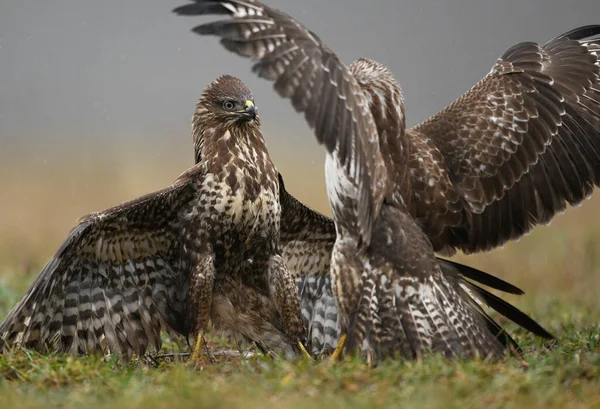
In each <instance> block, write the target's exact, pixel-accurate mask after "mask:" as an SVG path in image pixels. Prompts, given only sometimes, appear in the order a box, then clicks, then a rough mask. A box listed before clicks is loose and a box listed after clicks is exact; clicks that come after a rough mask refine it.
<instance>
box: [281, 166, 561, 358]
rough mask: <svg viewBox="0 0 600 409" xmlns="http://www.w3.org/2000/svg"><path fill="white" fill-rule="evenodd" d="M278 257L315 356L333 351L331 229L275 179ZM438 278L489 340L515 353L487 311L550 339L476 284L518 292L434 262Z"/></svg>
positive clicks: (465, 270)
mask: <svg viewBox="0 0 600 409" xmlns="http://www.w3.org/2000/svg"><path fill="white" fill-rule="evenodd" d="M279 191H280V203H281V211H282V213H281V228H280V231H281V247H282V256H283V258H284V260H285V262H286V264H287V265H288V268H289V269H290V271H291V273H292V275H293V276H294V277H295V280H296V285H297V286H298V294H299V296H300V301H301V308H302V315H303V319H304V325H305V328H306V330H307V339H308V341H309V344H310V346H311V353H313V354H314V355H321V354H326V353H327V352H331V351H333V349H334V348H335V346H336V345H337V341H338V338H339V336H340V324H339V321H338V313H337V306H336V302H335V298H334V295H333V292H332V288H331V280H330V275H329V268H330V261H331V251H332V248H333V244H334V242H335V235H336V232H335V224H334V222H333V220H332V219H330V218H329V217H327V216H325V215H322V214H320V213H318V212H316V211H314V210H312V209H310V208H309V207H307V206H306V205H304V204H303V203H302V202H300V201H299V200H297V199H296V198H294V197H293V196H292V195H291V194H290V193H289V192H287V191H286V190H285V186H284V184H283V179H282V178H281V175H279ZM437 262H438V264H439V266H440V268H441V272H442V274H443V275H444V277H445V279H446V280H448V282H449V283H450V285H451V286H452V287H453V288H454V290H455V291H456V292H457V293H458V294H459V295H460V297H461V298H462V300H464V301H465V302H466V303H468V304H469V305H470V306H471V308H473V309H475V310H476V311H477V314H478V316H480V317H481V318H482V320H483V321H484V322H485V324H486V325H487V326H488V328H489V329H490V331H492V334H494V335H496V337H497V339H498V340H499V341H500V342H503V343H505V345H508V344H510V345H512V346H514V347H516V344H515V343H514V341H513V340H512V339H511V338H510V336H509V335H508V334H507V333H506V332H505V331H504V330H503V329H502V328H501V327H500V325H499V324H498V323H496V322H495V321H494V320H493V319H492V318H491V317H489V315H487V313H486V312H485V311H484V310H483V309H482V307H485V308H492V309H493V310H495V311H496V312H498V313H500V314H502V315H503V316H504V317H506V318H508V319H509V320H511V321H513V322H515V323H516V324H518V325H519V326H521V327H523V328H525V329H526V330H528V331H530V332H532V333H534V334H535V335H538V336H540V337H543V338H552V335H551V334H550V333H548V332H547V331H546V330H545V329H544V328H542V327H541V326H540V325H539V324H538V323H537V322H535V321H534V320H533V319H532V318H530V317H529V316H527V315H526V314H524V313H523V312H522V311H520V310H519V309H517V308H516V307H514V306H513V305H511V304H509V303H507V302H506V301H504V300H502V299H500V298H499V297H497V296H495V295H493V294H492V293H490V292H489V291H487V290H485V289H484V288H482V287H480V286H478V285H477V284H476V283H479V284H483V285H485V286H488V287H490V288H493V289H495V290H499V291H502V292H505V293H510V294H518V295H521V294H523V291H522V290H520V289H519V288H517V287H515V286H513V285H512V284H510V283H507V282H506V281H503V280H501V279H499V278H497V277H495V276H493V275H490V274H487V273H485V272H483V271H480V270H477V269H475V268H472V267H469V266H466V265H463V264H459V263H456V262H453V261H450V260H445V259H442V258H437Z"/></svg>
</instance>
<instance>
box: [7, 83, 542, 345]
mask: <svg viewBox="0 0 600 409" xmlns="http://www.w3.org/2000/svg"><path fill="white" fill-rule="evenodd" d="M192 124H193V125H192V134H193V141H194V156H195V160H196V165H195V166H194V167H193V168H191V169H190V170H188V171H187V172H185V173H184V174H183V175H181V176H180V177H179V178H178V180H177V181H176V182H175V183H174V184H173V185H172V186H171V187H169V188H167V189H163V190H161V191H158V192H155V193H151V194H149V195H146V196H143V197H141V198H138V199H135V200H133V201H130V202H126V203H124V204H121V205H119V206H116V207H113V208H111V209H107V210H105V211H102V212H98V213H93V214H91V215H88V216H84V217H83V218H82V219H81V222H80V223H79V224H78V225H77V226H76V227H75V229H73V230H72V231H71V233H70V234H69V236H68V237H67V239H66V240H65V242H64V243H63V244H62V246H61V247H60V248H59V250H58V251H57V252H56V254H55V255H54V257H53V258H52V259H51V260H50V261H49V262H48V263H47V265H46V266H45V267H44V268H43V269H42V271H41V273H40V274H39V276H38V278H37V279H36V280H35V281H34V283H33V284H32V285H31V287H30V289H29V290H28V291H27V293H26V294H25V295H24V297H23V298H22V299H21V301H19V303H18V304H17V305H16V306H15V307H14V308H13V310H12V311H11V312H10V313H9V315H8V316H7V317H6V319H5V321H4V322H3V323H2V324H1V325H0V349H2V344H4V347H5V348H13V347H16V346H26V347H29V348H34V349H38V350H42V351H48V350H50V351H59V352H67V353H72V354H91V353H96V352H99V353H107V352H112V353H120V354H122V355H124V356H125V357H130V356H131V355H132V354H134V353H135V354H138V355H142V354H144V352H146V350H147V349H148V348H150V347H152V348H156V349H159V348H160V345H161V337H160V335H161V334H160V333H161V331H162V330H166V331H169V332H174V333H176V334H182V335H184V336H186V337H187V336H189V335H190V334H192V333H202V331H203V330H204V328H205V326H206V323H207V320H208V317H210V318H211V320H212V322H213V325H214V326H216V327H217V328H220V329H222V330H224V331H225V332H227V333H229V334H230V335H232V336H233V338H234V339H235V340H237V341H238V342H243V341H251V342H254V343H256V344H257V346H258V347H259V348H261V349H262V350H264V351H265V352H266V351H268V352H276V353H280V354H281V355H284V356H286V357H291V356H296V355H297V354H299V353H301V346H299V345H297V341H296V338H299V339H307V340H308V341H309V343H310V345H311V352H312V353H313V355H315V356H318V355H323V354H324V353H326V352H327V351H331V350H332V349H333V347H334V346H335V342H336V341H337V339H338V337H339V335H340V334H339V324H338V314H337V311H336V309H335V300H334V298H333V295H332V292H331V285H330V280H329V276H328V272H329V265H330V259H331V250H332V248H333V244H334V242H335V238H336V232H335V225H334V223H333V220H331V219H330V218H328V217H326V216H324V215H321V214H319V213H317V212H315V211H313V210H312V209H310V208H308V207H307V206H305V205H303V204H302V203H300V202H299V201H298V200H296V199H295V198H294V197H293V196H291V195H290V194H289V193H288V192H287V191H286V190H285V186H284V184H283V179H282V177H281V175H279V174H278V173H276V170H275V167H274V166H273V164H272V162H271V160H270V159H269V155H268V151H267V149H266V147H265V145H264V139H263V137H262V135H261V133H260V128H259V118H258V116H257V110H256V107H255V105H254V99H253V98H252V93H251V92H250V90H248V88H247V87H246V86H245V85H244V84H243V83H242V82H241V81H240V80H239V79H237V78H233V77H230V76H223V77H221V78H219V79H218V80H217V81H215V82H214V83H213V84H211V85H210V86H209V87H208V88H207V89H206V90H205V91H204V93H203V96H202V97H201V98H200V101H199V102H198V104H197V107H196V111H195V113H194V115H193V118H192ZM274 195H278V196H274ZM274 198H276V200H275V201H274ZM277 220H279V224H280V226H281V227H280V230H279V234H280V240H279V242H277V239H276V237H277V234H278V233H277ZM277 243H278V244H277ZM278 246H279V247H278ZM278 248H279V250H278ZM209 249H212V254H209V253H210V252H209ZM269 254H271V256H269ZM280 257H281V259H280ZM281 260H283V261H284V262H285V266H287V267H289V272H288V271H286V268H285V266H281V265H280V261H281ZM438 261H439V263H440V266H441V267H442V270H443V271H444V273H445V274H446V275H447V276H448V277H449V279H451V280H454V281H453V283H454V285H456V286H457V288H459V287H460V288H464V290H463V292H462V293H461V294H462V296H463V297H465V299H466V300H469V302H472V303H475V299H472V298H471V296H470V295H469V293H467V292H465V291H469V292H470V293H471V294H476V295H478V296H479V298H481V302H482V303H484V304H487V305H489V306H491V307H492V308H495V309H496V310H498V311H499V312H500V313H502V314H504V315H505V316H506V317H508V318H509V319H512V320H513V321H515V322H516V323H518V324H519V325H521V326H523V327H525V328H526V329H529V330H530V331H533V332H534V333H538V334H541V335H542V336H547V337H550V335H549V334H548V333H547V332H545V331H544V330H543V329H542V328H541V327H540V326H539V325H538V324H537V323H535V322H534V321H533V320H531V319H530V318H529V317H527V316H526V315H524V314H523V313H521V312H520V311H518V310H516V309H515V308H514V307H512V306H511V305H509V304H507V303H505V302H504V301H502V300H500V299H499V298H497V297H495V296H493V295H492V294H490V293H488V292H487V291H485V290H484V289H482V288H479V287H477V286H476V285H475V284H473V283H471V282H469V281H468V280H466V279H465V278H469V279H472V280H475V281H479V282H481V283H484V284H487V285H489V286H491V287H494V288H496V289H499V290H502V291H506V292H509V293H514V294H521V293H522V292H521V291H520V290H519V289H518V288H516V287H514V286H512V285H510V284H508V283H505V282H503V281H501V280H498V279H496V278H494V277H492V276H489V275H487V274H485V273H483V272H480V271H477V270H474V269H471V268H469V267H467V266H462V265H459V264H456V263H451V262H449V261H446V260H442V259H440V260H438ZM271 263H272V264H271ZM207 270H210V271H208V273H206V272H205V273H203V272H204V271H207ZM200 274H202V275H200ZM290 274H291V275H290ZM292 277H293V279H294V280H295V282H296V285H294V283H293V282H291V278H292ZM211 281H212V285H211ZM296 288H297V291H298V294H299V296H300V297H299V298H300V302H301V310H302V320H303V325H302V327H300V326H299V325H298V320H299V318H298V316H297V309H298V305H297V303H298V297H297V296H296ZM278 297H279V298H278ZM283 297H287V299H286V298H283ZM474 305H475V304H474ZM482 314H485V313H484V312H483V311H482ZM484 316H485V315H484ZM485 317H486V318H487V323H488V325H489V326H490V328H491V329H492V330H493V331H494V334H497V335H498V337H499V339H501V340H510V337H509V336H508V335H507V334H506V333H505V332H504V331H503V330H502V329H501V328H500V327H499V326H498V325H497V324H496V323H495V322H494V321H493V320H492V319H491V318H489V317H487V316H485ZM510 342H511V343H512V344H513V345H514V346H516V344H514V341H512V340H510ZM199 345H200V342H197V343H196V346H197V347H198V346H199Z"/></svg>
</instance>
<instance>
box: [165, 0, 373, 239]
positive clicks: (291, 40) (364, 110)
mask: <svg viewBox="0 0 600 409" xmlns="http://www.w3.org/2000/svg"><path fill="white" fill-rule="evenodd" d="M174 11H175V13H177V14H181V15H203V14H227V15H229V16H230V17H231V19H228V20H223V21H217V22H212V23H207V24H203V25H200V26H198V27H196V28H194V29H193V31H194V32H196V33H198V34H208V35H218V36H220V37H222V39H221V44H222V45H223V46H224V47H225V48H226V49H228V50H229V51H232V52H234V53H236V54H238V55H240V56H244V57H250V58H252V59H253V60H256V61H257V62H256V64H255V65H254V67H253V71H254V72H255V73H257V74H258V75H259V76H260V77H262V78H265V79H267V80H269V81H273V82H274V83H275V84H274V88H275V91H276V92H277V93H278V94H279V95H280V96H281V97H283V98H288V99H290V100H291V102H292V105H293V107H294V108H295V109H296V111H298V112H303V113H304V117H305V119H306V121H307V123H308V125H309V126H310V127H311V128H312V129H313V130H314V133H315V135H316V138H317V140H318V141H319V143H321V144H324V145H325V147H326V148H327V150H328V152H329V153H332V154H334V155H337V157H338V159H339V161H340V163H341V164H342V165H343V166H345V168H346V171H347V173H348V175H349V176H350V178H352V179H353V180H354V181H355V182H356V184H358V185H360V188H359V189H358V191H359V196H360V197H358V198H357V199H358V213H359V214H358V215H357V222H358V226H359V228H360V231H361V235H362V236H363V238H364V239H365V241H366V242H368V238H369V236H370V229H371V224H372V219H373V217H374V215H375V214H377V212H378V210H379V209H377V208H376V207H377V206H378V203H380V201H381V198H382V194H383V192H380V190H381V189H377V188H376V183H380V182H381V179H382V178H383V177H384V175H383V174H382V170H379V165H380V163H379V162H380V161H378V160H377V158H378V155H379V150H378V149H379V147H378V143H377V130H376V128H375V125H374V123H373V118H372V116H371V113H370V110H369V107H368V104H367V101H366V98H365V96H364V95H363V93H362V91H361V89H360V87H359V85H358V84H357V82H356V80H355V79H354V77H353V76H352V75H351V74H350V72H349V71H348V69H347V68H346V67H345V66H344V65H343V64H342V62H341V61H340V60H339V58H338V57H337V55H335V53H333V51H331V50H330V49H329V48H327V47H326V46H325V45H324V44H323V43H322V42H321V41H320V39H319V38H318V37H317V36H316V35H315V34H314V33H312V32H310V31H309V30H308V29H306V28H305V27H304V26H302V25H301V24H299V23H298V22H296V21H295V20H294V19H292V18H291V17H290V16H288V15H287V14H285V13H283V12H281V11H279V10H276V9H273V8H270V7H268V6H265V5H264V4H262V3H260V2H259V1H255V0H227V1H215V0H194V2H193V3H192V4H188V5H185V6H182V7H179V8H177V9H175V10H174ZM376 173H377V174H376ZM380 173H381V174H380ZM373 195H377V197H375V198H373V197H372V196H373Z"/></svg>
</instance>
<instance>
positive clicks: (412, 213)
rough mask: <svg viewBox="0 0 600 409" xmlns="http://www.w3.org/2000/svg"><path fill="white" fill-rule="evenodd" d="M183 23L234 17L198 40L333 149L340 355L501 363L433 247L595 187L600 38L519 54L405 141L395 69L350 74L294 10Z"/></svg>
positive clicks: (481, 236) (532, 46)
mask: <svg viewBox="0 0 600 409" xmlns="http://www.w3.org/2000/svg"><path fill="white" fill-rule="evenodd" d="M175 12H176V13H179V14H183V15H202V14H226V15H229V16H230V17H231V19H227V20H223V21H217V22H211V23H205V24H202V25H200V26H198V27H196V28H194V29H193V31H194V32H196V33H198V34H203V35H217V36H220V37H222V40H221V43H222V45H223V46H224V47H225V48H226V49H228V50H230V51H232V52H234V53H237V54H239V55H241V56H245V57H250V58H252V59H254V60H256V61H257V62H256V64H255V65H254V68H253V70H254V72H256V73H257V74H258V75H259V76H261V77H263V78H266V79H268V80H271V81H273V82H274V83H275V84H274V88H275V90H276V92H277V93H278V94H279V95H280V96H282V97H284V98H289V99H290V100H291V102H292V105H293V106H294V108H295V109H296V110H297V111H298V112H303V113H304V116H305V119H306V121H307V123H308V124H309V126H310V127H311V128H313V130H314V132H315V136H316V138H317V140H318V141H319V142H320V143H322V144H324V145H325V147H326V150H327V156H326V165H325V167H326V181H327V190H328V197H329V200H330V204H331V207H332V211H333V215H334V220H335V225H336V230H337V237H336V240H335V244H334V247H333V250H332V259H331V267H330V272H331V277H332V287H333V288H332V291H333V293H334V294H335V299H336V307H337V311H338V313H339V314H340V316H341V320H340V321H341V331H342V334H343V335H342V337H341V340H340V347H342V346H343V345H344V344H345V348H346V350H354V349H357V348H360V349H362V350H363V351H365V353H366V354H367V356H368V357H374V356H377V355H387V354H397V353H400V354H402V355H404V356H409V357H411V356H420V355H421V354H422V353H423V352H424V351H434V352H441V353H443V354H445V355H446V356H472V355H480V356H500V355H501V354H502V353H503V350H502V348H501V346H500V343H499V342H498V340H497V339H496V338H495V337H493V336H491V332H490V331H488V330H487V328H486V323H485V320H483V319H482V318H481V315H480V314H479V312H478V311H477V309H476V308H473V306H472V305H470V304H469V303H468V302H465V300H463V299H462V298H461V297H460V295H459V293H458V292H457V291H456V289H455V288H453V286H452V284H451V282H450V280H449V279H448V278H447V277H445V276H444V274H443V272H442V270H441V268H440V266H439V264H438V263H436V260H435V257H434V251H445V252H447V253H449V254H451V253H452V252H453V251H455V250H456V249H461V250H463V251H465V252H467V253H469V252H475V251H482V250H488V249H491V248H493V247H495V246H498V245H500V244H502V243H504V242H506V241H507V240H510V239H514V238H517V237H519V236H521V235H522V234H524V233H525V232H527V231H528V230H530V229H531V228H532V227H533V226H534V225H535V224H539V223H544V222H548V221H550V219H551V218H552V217H553V216H554V215H555V214H556V213H557V212H559V211H561V210H563V209H564V208H565V206H566V203H570V204H575V203H579V202H580V201H581V200H583V199H584V198H585V197H587V196H589V195H590V194H591V192H592V190H593V188H594V186H597V185H598V184H599V182H600V87H599V71H600V64H599V52H600V41H599V34H600V26H587V27H581V28H577V29H575V30H572V31H570V32H568V33H566V34H563V35H561V36H559V37H557V38H555V39H554V40H552V41H550V42H549V43H547V44H545V45H543V46H540V45H539V44H536V43H532V42H526V43H520V44H517V45H515V46H514V47H511V48H510V49H509V50H507V51H506V52H505V53H504V55H503V56H502V57H501V58H500V59H499V60H498V61H497V62H496V64H495V65H494V67H493V68H492V70H491V72H490V73H489V74H488V75H487V76H486V77H485V78H483V79H482V80H481V81H480V82H479V83H478V84H476V85H475V86H474V87H473V88H472V89H471V90H470V91H469V92H467V93H466V94H465V95H463V96H462V97H460V98H459V99H457V100H456V101H455V102H454V103H452V104H451V105H450V106H448V107H447V108H446V109H444V110H442V111H441V112H439V113H438V114H436V115H434V116H433V117H432V118H430V119H429V120H427V121H425V122H424V123H423V124H420V125H418V126H416V127H415V128H412V129H408V130H407V129H406V128H405V117H404V105H403V98H402V92H401V89H400V87H399V85H398V83H397V81H396V80H395V78H394V77H393V75H392V73H391V72H390V71H389V70H388V69H387V68H386V67H384V66H383V65H381V64H379V63H376V62H374V61H372V60H369V59H359V60H357V61H355V62H354V63H352V64H351V65H350V66H349V67H346V66H344V65H343V64H342V63H341V61H340V60H339V58H338V57H337V56H336V55H335V53H334V52H333V51H332V50H330V49H329V48H328V47H327V46H325V45H324V44H323V43H322V42H321V41H320V39H319V38H318V36H317V35H315V34H314V33H312V32H311V31H309V30H308V29H306V28H305V27H304V26H302V25H301V24H300V23H298V22H297V21H295V20H294V19H292V18H291V17H290V16H288V15H286V14H285V13H283V12H281V11H279V10H276V9H274V8H271V7H268V6H266V5H264V4H262V3H261V2H259V1H255V0H244V1H241V0H224V1H217V0H195V1H194V2H193V3H192V4H188V5H185V6H182V7H179V8H177V9H176V10H175ZM346 335H348V336H349V338H348V340H347V342H346ZM340 350H341V349H340Z"/></svg>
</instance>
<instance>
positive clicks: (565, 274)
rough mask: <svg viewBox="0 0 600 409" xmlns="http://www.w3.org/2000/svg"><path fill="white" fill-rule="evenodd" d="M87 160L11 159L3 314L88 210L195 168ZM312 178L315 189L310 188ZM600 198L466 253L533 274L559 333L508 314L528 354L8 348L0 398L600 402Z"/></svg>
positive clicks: (478, 263) (0, 249) (1, 230)
mask: <svg viewBox="0 0 600 409" xmlns="http://www.w3.org/2000/svg"><path fill="white" fill-rule="evenodd" d="M276 159H277V158H276ZM89 160H91V161H92V162H90V163H87V164H86V167H85V168H84V169H83V168H82V170H81V171H80V172H68V171H67V170H68V169H80V167H79V164H78V163H77V162H73V161H71V162H73V163H71V162H68V161H62V162H61V161H57V164H56V165H54V166H46V167H44V168H43V171H41V169H37V168H35V167H27V166H23V167H18V168H19V172H14V169H15V168H16V164H15V163H10V161H4V162H2V165H0V174H2V175H4V176H0V177H1V178H2V179H1V180H0V184H1V185H2V189H3V202H2V212H0V318H2V317H4V316H5V314H6V313H7V312H8V310H9V309H10V308H11V307H12V306H13V305H14V303H15V302H16V301H17V300H18V299H19V298H20V296H21V295H22V294H23V292H24V291H25V289H26V288H27V286H28V285H29V284H30V283H31V281H32V280H33V278H34V277H35V276H36V275H37V273H38V271H39V269H40V268H41V266H42V265H43V264H44V263H45V262H46V260H47V259H48V257H50V255H51V254H52V253H53V252H54V251H55V250H56V249H57V248H58V246H59V245H60V243H61V241H62V240H63V239H64V237H65V235H66V234H67V232H68V231H69V229H70V228H71V227H72V226H73V225H74V223H75V220H76V219H77V218H78V217H79V216H81V215H83V214H85V213H87V212H90V211H94V210H98V209H101V208H103V207H106V206H110V205H113V204H116V203H118V202H120V201H123V200H126V199H129V198H132V197H134V196H136V195H139V194H142V193H144V192H147V191H151V190H154V189H157V188H159V187H161V186H164V185H166V184H168V183H170V182H171V181H172V180H174V179H175V178H176V177H177V175H178V174H179V173H181V171H183V170H184V168H185V165H184V166H182V165H181V164H180V163H179V164H178V163H176V162H165V163H162V164H161V165H162V166H159V167H156V166H155V165H154V164H152V163H130V162H127V163H125V162H124V163H123V164H121V165H120V166H115V167H114V168H113V170H112V171H109V172H108V173H106V172H100V171H97V170H96V169H101V168H102V166H101V165H102V162H101V158H99V160H98V162H93V160H92V159H89ZM280 162H281V161H280ZM294 166H297V164H295V163H294V162H285V165H284V166H280V167H281V168H282V169H281V170H282V172H283V173H284V175H286V184H287V186H288V188H289V190H291V191H292V192H293V193H294V194H296V195H298V196H299V197H300V198H301V199H303V200H305V201H307V202H308V203H309V204H311V205H313V206H315V207H317V208H318V209H319V210H322V211H327V204H326V199H325V196H324V194H322V192H323V185H322V179H323V178H322V174H321V172H322V167H321V166H320V165H318V166H314V167H315V171H314V177H312V176H313V174H311V177H307V176H306V172H307V171H306V169H303V170H302V172H299V171H294ZM307 181H308V182H307ZM307 183H310V185H309V184H307ZM309 188H310V189H309ZM315 188H316V189H317V191H318V192H319V194H318V195H315V194H311V193H312V192H313V190H312V189H315ZM599 205H600V194H598V193H596V195H595V198H594V199H592V200H590V201H587V202H586V203H585V204H584V205H583V206H581V207H580V208H576V209H568V211H567V213H566V214H565V215H562V216H559V217H557V218H556V219H555V221H554V222H553V224H552V226H550V227H539V228H537V229H535V230H534V232H533V234H531V235H530V236H527V237H525V238H523V239H522V240H520V241H519V242H517V243H510V244H508V245H507V246H505V247H504V248H502V249H498V250H495V251H493V252H491V253H488V254H483V255H476V256H464V255H460V256H457V257H456V259H457V260H458V261H461V262H465V263H467V264H469V265H472V266H474V267H477V268H481V269H483V270H485V271H488V272H490V273H493V274H497V275H499V276H500V277H502V278H504V279H506V280H509V281H511V282H513V283H514V284H516V285H517V286H519V287H521V288H523V289H524V290H525V292H526V295H525V296H522V297H517V296H509V297H504V298H505V299H507V300H509V301H510V302H513V303H515V304H516V305H517V306H518V307H519V308H521V309H522V310H524V311H526V312H527V313H528V314H530V315H531V316H533V317H534V318H535V319H536V320H538V321H539V322H541V323H542V324H543V325H544V326H545V327H546V328H547V329H548V330H550V332H552V333H554V334H556V335H557V337H558V339H559V345H558V346H557V347H555V348H553V349H550V350H547V349H546V348H544V345H542V343H541V342H540V340H537V339H535V338H534V337H532V336H530V335H528V334H525V333H524V332H522V331H519V330H518V329H517V328H516V327H515V326H514V325H510V324H508V325H507V326H508V329H509V331H510V332H511V333H512V334H514V335H515V338H516V339H517V341H518V342H520V343H521V344H522V346H523V347H524V349H525V350H526V351H527V354H526V357H525V361H524V362H523V361H521V360H518V359H515V358H507V359H506V360H504V361H501V362H497V363H482V362H477V361H471V362H447V361H445V360H443V359H441V358H439V357H427V358H425V359H424V360H423V361H421V362H405V361H396V362H386V363H383V364H381V365H379V366H378V367H376V368H373V369H369V368H366V367H365V366H364V365H362V364H361V363H360V362H358V361H353V360H350V361H347V362H344V363H343V364H336V365H333V364H331V363H329V362H317V363H310V362H304V361H302V362H283V361H277V362H272V361H269V360H268V359H266V358H264V357H261V356H257V357H252V358H244V359H242V360H240V359H231V360H225V361H220V362H218V363H216V364H214V365H210V366H206V367H204V368H203V369H202V370H196V369H194V368H192V367H190V366H188V365H187V364H186V363H184V362H176V363H169V362H162V363H160V364H152V365H150V364H147V363H142V362H135V363H130V364H123V363H119V362H116V361H114V360H111V359H107V360H104V359H101V358H97V357H88V358H81V359H74V358H71V357H64V356H40V355H38V354H36V353H33V352H29V351H22V352H20V353H17V354H15V355H4V356H0V407H2V408H12V407H31V408H38V407H39V408H47V407H60V408H70V407H77V408H81V407H82V406H85V407H86V409H87V408H89V409H92V408H93V409H96V408H98V409H99V408H104V407H106V408H108V407H110V408H114V407H143V408H171V407H183V408H186V407H190V408H192V407H193V408H198V407H213V408H225V407H242V406H243V407H247V408H250V407H265V406H280V407H290V408H295V407H298V408H304V407H326V408H338V407H340V408H342V407H343V408H362V407H390V406H403V407H409V408H410V407H426V408H435V407H440V408H441V407H443V408H453V407H460V408H465V407H477V408H480V407H486V408H497V407H498V408H500V407H502V408H513V407H548V408H561V409H564V408H593V407H598V408H600V326H599V324H600V303H599V302H598V292H599V291H600V218H599V217H597V210H596V209H597V208H598V206H599ZM501 322H502V321H501Z"/></svg>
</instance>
